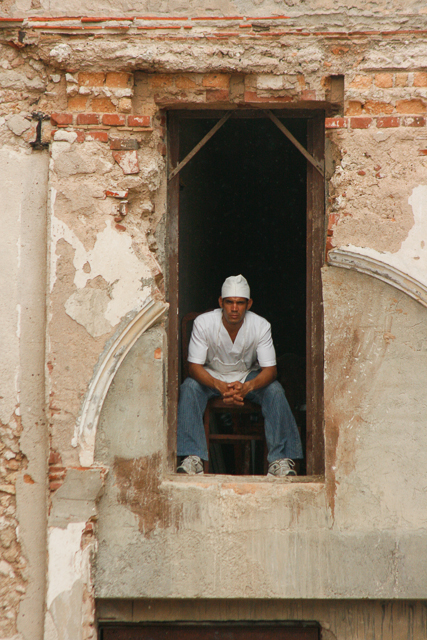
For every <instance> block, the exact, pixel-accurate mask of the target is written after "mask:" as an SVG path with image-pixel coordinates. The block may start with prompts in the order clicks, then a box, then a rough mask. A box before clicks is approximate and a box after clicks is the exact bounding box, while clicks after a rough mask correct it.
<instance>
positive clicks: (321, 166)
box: [265, 109, 325, 178]
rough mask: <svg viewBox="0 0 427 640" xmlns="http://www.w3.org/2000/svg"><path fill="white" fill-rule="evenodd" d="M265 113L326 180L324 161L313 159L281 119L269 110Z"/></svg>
mask: <svg viewBox="0 0 427 640" xmlns="http://www.w3.org/2000/svg"><path fill="white" fill-rule="evenodd" d="M265 113H266V114H267V115H268V117H269V118H270V120H272V121H273V122H274V124H275V125H276V126H277V127H279V129H280V131H281V132H282V133H284V134H285V136H286V137H287V138H289V140H290V141H291V142H292V144H294V145H295V146H296V148H297V149H298V151H300V152H301V153H302V155H303V156H304V157H305V158H307V160H308V161H309V162H310V163H311V164H312V165H313V167H314V168H315V169H317V171H318V172H319V173H320V175H321V176H322V177H323V178H324V177H325V169H324V163H323V161H322V162H319V160H316V158H313V156H312V155H311V153H309V152H308V151H307V149H305V148H304V147H303V146H302V144H301V143H300V142H298V140H297V139H296V138H295V137H294V136H293V135H292V133H291V132H290V131H289V129H287V128H286V127H285V125H284V124H283V123H282V122H280V120H279V118H277V117H276V116H275V115H274V113H273V112H272V111H270V110H269V109H265Z"/></svg>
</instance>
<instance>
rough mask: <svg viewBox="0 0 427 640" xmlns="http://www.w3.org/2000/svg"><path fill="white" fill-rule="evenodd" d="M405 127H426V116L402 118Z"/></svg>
mask: <svg viewBox="0 0 427 640" xmlns="http://www.w3.org/2000/svg"><path fill="white" fill-rule="evenodd" d="M402 125H403V126H404V127H425V125H426V119H425V117H424V116H405V117H403V118H402Z"/></svg>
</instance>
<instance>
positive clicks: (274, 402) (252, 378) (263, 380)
mask: <svg viewBox="0 0 427 640" xmlns="http://www.w3.org/2000/svg"><path fill="white" fill-rule="evenodd" d="M219 306H220V307H221V308H220V309H215V311H210V312H208V313H203V314H202V315H200V316H198V317H197V318H196V320H195V321H194V325H193V331H192V334H191V339H190V344H189V350H188V362H189V373H190V377H189V378H187V379H186V380H185V381H184V383H183V384H182V385H181V390H180V399H179V404H178V456H181V457H184V459H183V460H182V462H181V464H180V466H179V467H178V469H177V471H178V473H188V474H191V475H192V474H196V473H203V463H202V460H208V450H207V443H206V436H205V430H204V427H203V414H204V411H205V408H206V404H207V402H208V400H209V399H210V398H213V397H215V396H222V399H223V400H224V402H225V403H226V404H230V405H237V406H242V405H243V400H244V398H247V399H248V400H251V401H252V402H256V403H257V404H260V405H261V408H262V413H263V416H264V424H265V438H266V441H267V448H268V457H267V459H268V462H269V467H268V475H269V476H294V475H296V472H295V471H294V469H293V467H294V462H293V461H294V460H295V459H298V458H302V457H303V455H302V447H301V440H300V436H299V432H298V428H297V425H296V423H295V419H294V417H293V415H292V412H291V409H290V407H289V404H288V402H287V400H286V397H285V392H284V390H283V387H282V386H281V385H280V384H279V383H278V382H277V381H276V376H277V369H276V353H275V350H274V346H273V340H272V337H271V326H270V323H269V322H267V320H265V319H264V318H261V317H260V316H258V315H257V314H255V313H252V311H249V309H250V308H251V306H252V300H251V294H250V289H249V285H248V283H247V281H246V279H245V278H244V277H243V276H242V275H239V276H231V277H230V278H227V279H226V280H225V282H224V284H223V285H222V291H221V297H220V298H219Z"/></svg>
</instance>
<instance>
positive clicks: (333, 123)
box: [325, 118, 346, 129]
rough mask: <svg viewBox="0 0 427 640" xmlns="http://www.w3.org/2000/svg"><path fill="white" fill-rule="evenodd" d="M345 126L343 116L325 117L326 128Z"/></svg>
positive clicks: (341, 127)
mask: <svg viewBox="0 0 427 640" xmlns="http://www.w3.org/2000/svg"><path fill="white" fill-rule="evenodd" d="M345 126H346V121H345V118H325V128H326V129H343V128H344V127H345Z"/></svg>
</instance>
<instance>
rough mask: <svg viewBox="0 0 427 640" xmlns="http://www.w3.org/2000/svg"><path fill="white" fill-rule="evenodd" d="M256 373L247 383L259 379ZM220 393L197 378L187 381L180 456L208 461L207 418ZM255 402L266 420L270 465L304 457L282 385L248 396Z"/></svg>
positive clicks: (180, 415)
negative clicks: (281, 460)
mask: <svg viewBox="0 0 427 640" xmlns="http://www.w3.org/2000/svg"><path fill="white" fill-rule="evenodd" d="M258 373H259V372H258V371H252V372H251V373H250V374H249V375H248V376H247V378H246V380H252V379H253V378H255V377H256V376H257V375H258ZM219 395H220V394H219V392H218V391H216V390H215V389H210V388H209V387H206V386H205V385H203V384H200V383H199V382H197V381H196V380H194V379H193V378H186V380H185V381H184V382H183V384H182V385H181V389H180V397H179V403H178V451H177V454H178V455H179V456H190V455H194V456H199V458H202V460H208V459H209V456H208V448H207V444H206V436H205V429H204V426H203V414H204V412H205V409H206V405H207V402H208V400H209V399H210V398H213V397H215V396H219ZM246 398H247V399H248V400H250V401H251V402H256V403H257V404H259V405H261V410H262V415H263V416H264V428H265V439H266V441H267V448H268V456H267V459H268V462H274V460H279V459H280V458H291V459H292V460H297V459H299V458H302V457H303V453H302V446H301V439H300V436H299V432H298V427H297V425H296V422H295V418H294V416H293V415H292V411H291V409H290V407H289V404H288V401H287V400H286V396H285V392H284V390H283V387H282V385H281V384H280V383H279V382H277V381H275V382H272V383H271V384H269V385H267V386H266V387H263V388H262V389H257V390H256V391H252V392H251V393H248V395H247V396H246Z"/></svg>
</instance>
